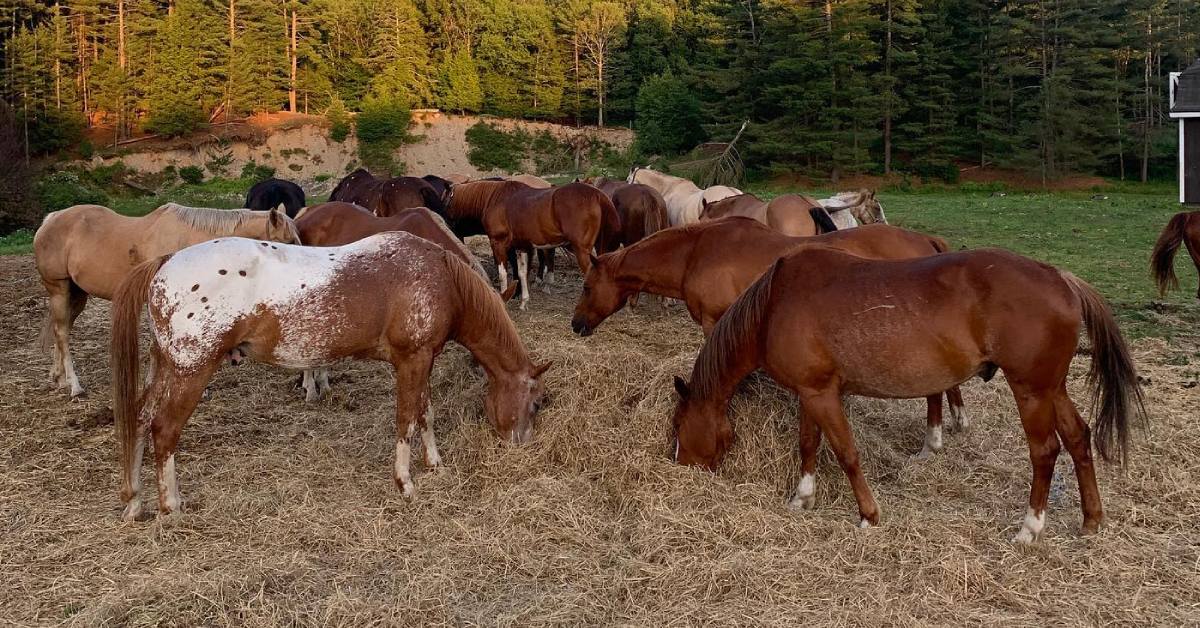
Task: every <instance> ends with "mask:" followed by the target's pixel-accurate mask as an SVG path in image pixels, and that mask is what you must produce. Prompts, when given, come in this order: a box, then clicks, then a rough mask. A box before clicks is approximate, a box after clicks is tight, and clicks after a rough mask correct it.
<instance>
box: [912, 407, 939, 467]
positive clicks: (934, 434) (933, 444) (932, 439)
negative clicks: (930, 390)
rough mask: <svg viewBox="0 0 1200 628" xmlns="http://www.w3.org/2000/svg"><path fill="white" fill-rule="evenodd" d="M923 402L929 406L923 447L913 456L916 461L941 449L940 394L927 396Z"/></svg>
mask: <svg viewBox="0 0 1200 628" xmlns="http://www.w3.org/2000/svg"><path fill="white" fill-rule="evenodd" d="M925 402H926V403H927V404H929V410H928V411H927V413H926V415H925V425H926V427H925V446H924V447H922V448H921V451H920V453H918V454H916V455H915V456H913V458H916V459H917V460H925V459H926V458H928V457H929V456H930V455H932V454H933V452H935V451H938V450H940V449H941V448H942V393H938V394H936V395H929V396H928V397H926V398H925Z"/></svg>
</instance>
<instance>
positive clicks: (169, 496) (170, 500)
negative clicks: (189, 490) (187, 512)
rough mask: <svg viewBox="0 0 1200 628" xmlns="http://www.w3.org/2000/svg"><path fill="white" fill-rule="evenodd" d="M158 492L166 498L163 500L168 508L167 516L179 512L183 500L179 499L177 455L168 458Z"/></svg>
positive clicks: (159, 480)
mask: <svg viewBox="0 0 1200 628" xmlns="http://www.w3.org/2000/svg"><path fill="white" fill-rule="evenodd" d="M158 490H159V491H160V492H162V494H163V495H165V496H166V497H165V498H164V500H163V503H164V504H165V505H166V508H167V512H166V514H173V513H177V512H179V510H180V508H181V507H182V505H183V500H182V499H181V498H180V497H179V483H178V481H177V480H176V479H175V454H171V455H170V456H167V461H166V462H165V463H163V469H162V477H160V478H159V479H158Z"/></svg>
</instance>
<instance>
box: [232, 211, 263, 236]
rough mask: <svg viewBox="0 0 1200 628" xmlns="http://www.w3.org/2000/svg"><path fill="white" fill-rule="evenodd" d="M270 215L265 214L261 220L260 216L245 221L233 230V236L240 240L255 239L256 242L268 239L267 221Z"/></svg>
mask: <svg viewBox="0 0 1200 628" xmlns="http://www.w3.org/2000/svg"><path fill="white" fill-rule="evenodd" d="M268 218H269V214H268V213H266V212H263V215H262V217H261V218H259V217H258V216H254V217H252V218H251V219H250V220H246V221H243V222H242V224H240V225H238V226H237V228H236V229H234V230H233V233H232V234H231V235H233V236H236V237H239V238H253V239H256V240H265V239H267V219H268Z"/></svg>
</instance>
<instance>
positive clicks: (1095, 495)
mask: <svg viewBox="0 0 1200 628" xmlns="http://www.w3.org/2000/svg"><path fill="white" fill-rule="evenodd" d="M1054 417H1055V424H1054V425H1055V428H1056V429H1057V430H1058V436H1059V438H1060V439H1062V442H1063V444H1064V445H1066V446H1067V452H1068V453H1070V454H1071V461H1072V462H1074V463H1075V477H1076V479H1077V480H1078V482H1079V501H1080V504H1081V506H1082V507H1083V532H1084V534H1091V533H1093V532H1096V531H1097V530H1099V529H1100V522H1101V520H1103V519H1104V509H1103V507H1101V505H1100V488H1099V487H1098V486H1097V485H1096V470H1095V468H1094V467H1093V466H1092V431H1091V428H1089V427H1088V425H1087V423H1085V422H1084V421H1083V417H1081V416H1079V410H1078V409H1077V408H1076V407H1075V403H1074V402H1073V401H1071V397H1070V396H1069V395H1067V389H1066V386H1065V385H1064V386H1063V387H1062V388H1060V389H1059V391H1058V395H1057V396H1056V397H1055V399H1054Z"/></svg>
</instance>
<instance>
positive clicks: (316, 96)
mask: <svg viewBox="0 0 1200 628" xmlns="http://www.w3.org/2000/svg"><path fill="white" fill-rule="evenodd" d="M5 4H6V5H7V6H6V7H5V8H6V9H7V11H5V12H3V13H0V26H3V29H2V31H0V43H2V45H0V54H3V58H2V62H3V68H4V80H3V85H2V86H0V88H2V89H3V98H4V100H5V101H7V102H8V103H9V105H10V108H11V110H12V111H13V112H14V114H15V116H16V117H17V118H18V119H19V122H20V124H22V125H23V127H24V129H25V138H26V140H27V143H28V145H29V146H30V150H31V151H33V152H43V153H45V152H54V151H56V150H60V149H63V148H70V147H71V146H72V145H73V144H74V143H76V142H77V141H78V132H79V129H80V128H82V127H84V126H87V125H91V124H97V123H99V122H100V121H101V119H103V120H104V122H105V123H106V124H111V125H113V126H114V127H115V129H116V137H117V138H118V139H120V138H125V137H129V136H131V135H132V134H134V133H135V132H136V131H138V130H146V131H150V132H157V133H163V134H167V135H172V134H179V133H184V132H187V131H189V130H192V129H195V128H197V127H199V126H201V125H204V124H207V123H210V122H215V121H221V120H226V119H232V118H236V117H239V116H243V115H245V114H248V113H252V112H257V111H268V112H269V111H280V110H286V111H294V112H311V113H324V112H325V111H327V110H329V109H330V108H333V109H334V110H336V111H343V110H346V109H349V110H362V109H363V108H364V107H368V106H371V105H372V104H374V105H379V104H380V103H391V104H393V105H399V106H403V107H405V108H407V107H438V108H441V109H443V110H447V111H454V112H472V113H487V114H494V115H500V116H511V117H524V118H537V119H546V120H555V121H561V122H568V123H574V124H583V123H588V124H600V125H605V124H622V125H626V124H627V125H630V126H632V127H634V128H635V129H637V130H638V131H639V135H640V139H639V142H640V146H641V147H642V149H643V150H644V151H645V152H647V153H672V152H678V151H683V150H687V149H689V148H691V147H692V146H694V145H695V144H696V143H697V142H701V141H704V140H705V139H711V140H714V141H722V140H725V141H727V140H728V139H729V138H730V137H731V136H732V135H733V133H734V132H736V131H737V129H738V128H740V126H741V124H742V122H743V121H749V123H750V124H749V125H748V126H747V128H746V131H745V135H744V137H743V139H742V142H743V143H744V144H743V147H744V148H743V151H742V154H743V156H744V157H745V159H746V162H747V165H748V166H749V167H750V168H752V169H754V170H756V171H759V172H783V171H788V172H792V171H799V172H803V173H806V174H813V175H818V176H829V177H832V178H834V179H836V178H838V177H840V176H842V175H844V174H850V173H861V172H873V173H885V174H890V173H892V172H896V171H903V172H909V173H913V174H915V175H918V176H921V177H928V178H942V179H954V178H956V177H957V173H958V171H959V170H960V169H961V168H963V167H970V166H971V165H976V166H1001V167H1012V168H1020V169H1023V170H1026V171H1029V172H1032V173H1037V174H1039V175H1040V176H1041V177H1043V178H1044V179H1051V178H1054V177H1059V176H1062V175H1064V174H1068V173H1077V172H1083V173H1097V174H1103V175H1108V176H1119V177H1122V178H1139V179H1143V180H1145V179H1147V178H1152V177H1154V176H1167V175H1169V173H1170V172H1172V168H1173V164H1174V150H1175V142H1176V135H1175V132H1174V127H1173V126H1172V125H1170V124H1169V123H1168V122H1169V121H1168V119H1167V111H1166V109H1167V95H1166V90H1167V74H1168V73H1169V72H1171V71H1177V70H1181V69H1183V68H1184V67H1186V66H1187V64H1189V63H1191V62H1192V61H1194V60H1195V59H1196V56H1197V46H1198V45H1200V42H1198V37H1200V0H1120V1H1117V0H1092V1H1085V0H928V1H921V0H815V1H809V0H57V1H54V2H46V1H45V0H40V1H39V0H5Z"/></svg>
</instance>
